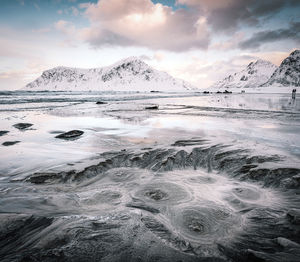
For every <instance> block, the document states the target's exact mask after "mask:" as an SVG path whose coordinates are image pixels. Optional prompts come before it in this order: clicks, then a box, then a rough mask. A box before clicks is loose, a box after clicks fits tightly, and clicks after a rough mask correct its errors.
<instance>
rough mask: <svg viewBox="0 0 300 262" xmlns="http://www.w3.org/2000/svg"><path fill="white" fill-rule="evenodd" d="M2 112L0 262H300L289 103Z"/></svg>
mask: <svg viewBox="0 0 300 262" xmlns="http://www.w3.org/2000/svg"><path fill="white" fill-rule="evenodd" d="M1 98H2V99H1V101H2V103H1V104H0V124H1V128H0V130H1V131H3V132H1V136H0V144H1V145H0V155H1V158H0V221H1V223H0V260H1V261H87V260H90V261H298V260H299V257H300V209H299V206H300V205H299V204H300V197H299V193H300V192H299V183H300V158H299V157H300V142H299V141H300V101H299V100H295V101H293V100H291V98H290V95H289V94H287V95H284V94H231V95H225V94H218V95H217V94H209V95H202V94H175V93H172V94H171V93H157V94H152V93H151V94H150V93H148V94H143V93H75V94H72V93H67V92H58V93H51V92H45V93H41V92H37V93H24V92H7V93H1ZM97 101H103V102H106V104H96V102H97ZM156 106H158V109H156V108H155V110H148V109H146V108H151V107H156ZM20 123H21V124H22V123H23V124H32V125H31V126H29V125H27V126H26V127H25V128H16V127H15V126H14V125H16V124H20ZM18 126H19V127H20V125H18ZM21 127H24V125H21ZM72 130H73V131H76V132H75V135H78V137H77V136H76V137H75V138H76V139H73V138H74V137H72V139H59V138H57V136H59V135H61V134H64V133H66V132H69V131H72ZM4 131H5V132H4ZM6 131H8V132H6ZM78 131H82V132H83V133H81V132H78ZM71 134H72V133H71ZM10 141H12V142H13V141H19V142H18V143H15V144H12V145H10V146H3V145H2V144H3V143H5V142H10Z"/></svg>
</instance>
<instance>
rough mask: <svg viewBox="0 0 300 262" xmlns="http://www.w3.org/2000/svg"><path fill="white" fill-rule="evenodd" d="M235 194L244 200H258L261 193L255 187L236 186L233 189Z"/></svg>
mask: <svg viewBox="0 0 300 262" xmlns="http://www.w3.org/2000/svg"><path fill="white" fill-rule="evenodd" d="M232 192H233V194H235V195H236V196H237V197H238V198H240V199H243V200H258V199H259V198H260V193H259V192H258V190H256V189H254V188H246V187H236V188H233V189H232Z"/></svg>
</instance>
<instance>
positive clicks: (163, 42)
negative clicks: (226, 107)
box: [0, 0, 300, 90]
mask: <svg viewBox="0 0 300 262" xmlns="http://www.w3.org/2000/svg"><path fill="white" fill-rule="evenodd" d="M299 47H300V1H299V0H260V1H255V0H152V1H151V0H0V90H15V89H19V88H22V87H24V86H25V85H26V84H27V83H29V82H31V81H33V80H34V79H36V78H37V77H38V76H40V75H41V74H42V72H43V71H44V70H47V69H50V68H53V67H56V66H68V67H79V68H94V67H102V66H108V65H110V64H113V63H115V62H117V61H118V60H121V59H124V58H127V57H129V56H137V57H140V58H141V59H142V60H144V61H145V62H146V63H148V64H149V65H151V66H152V67H154V68H156V69H158V70H163V71H165V72H168V73H169V74H171V75H172V76H174V77H178V78H182V79H184V80H186V81H188V82H190V83H192V84H193V85H195V86H196V87H198V88H206V87H209V86H210V85H211V84H213V83H214V82H215V81H217V80H220V79H222V78H224V77H226V76H227V75H228V74H231V73H233V72H236V71H239V70H242V69H243V68H244V67H245V66H246V65H247V64H248V63H250V62H251V61H255V60H257V59H265V60H269V61H271V62H273V63H274V64H276V65H279V64H280V62H281V61H282V60H283V59H284V58H285V57H286V56H288V55H289V54H290V53H291V52H292V51H293V50H295V49H299Z"/></svg>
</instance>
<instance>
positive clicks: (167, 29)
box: [80, 0, 210, 51]
mask: <svg viewBox="0 0 300 262" xmlns="http://www.w3.org/2000/svg"><path fill="white" fill-rule="evenodd" d="M80 8H86V10H85V15H86V16H87V18H88V19H89V20H90V22H91V26H90V27H88V28H85V29H84V30H82V32H81V37H82V39H84V40H86V41H87V42H89V43H90V44H91V45H92V46H94V47H101V46H105V45H119V46H129V45H131V46H144V47H148V48H151V49H156V50H158V49H162V50H171V51H186V50H188V49H193V48H198V49H201V48H202V49H205V48H207V47H208V44H209V41H210V36H209V32H208V28H207V24H206V19H205V17H203V16H201V15H199V13H196V12H190V11H188V10H185V9H178V10H176V11H174V10H173V9H172V8H171V7H169V6H165V5H162V4H159V3H157V4H153V3H152V2H151V1H150V0H128V1H123V0H101V1H98V3H97V4H85V5H80Z"/></svg>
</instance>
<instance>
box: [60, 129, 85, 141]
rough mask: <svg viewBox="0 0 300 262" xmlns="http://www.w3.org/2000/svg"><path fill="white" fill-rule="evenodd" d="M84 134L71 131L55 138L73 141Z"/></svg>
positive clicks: (78, 131) (79, 131)
mask: <svg viewBox="0 0 300 262" xmlns="http://www.w3.org/2000/svg"><path fill="white" fill-rule="evenodd" d="M83 133H84V132H83V131H81V130H71V131H69V132H66V133H62V134H60V135H58V136H56V138H60V139H66V140H68V139H75V138H78V137H79V136H81V135H82V134H83Z"/></svg>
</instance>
